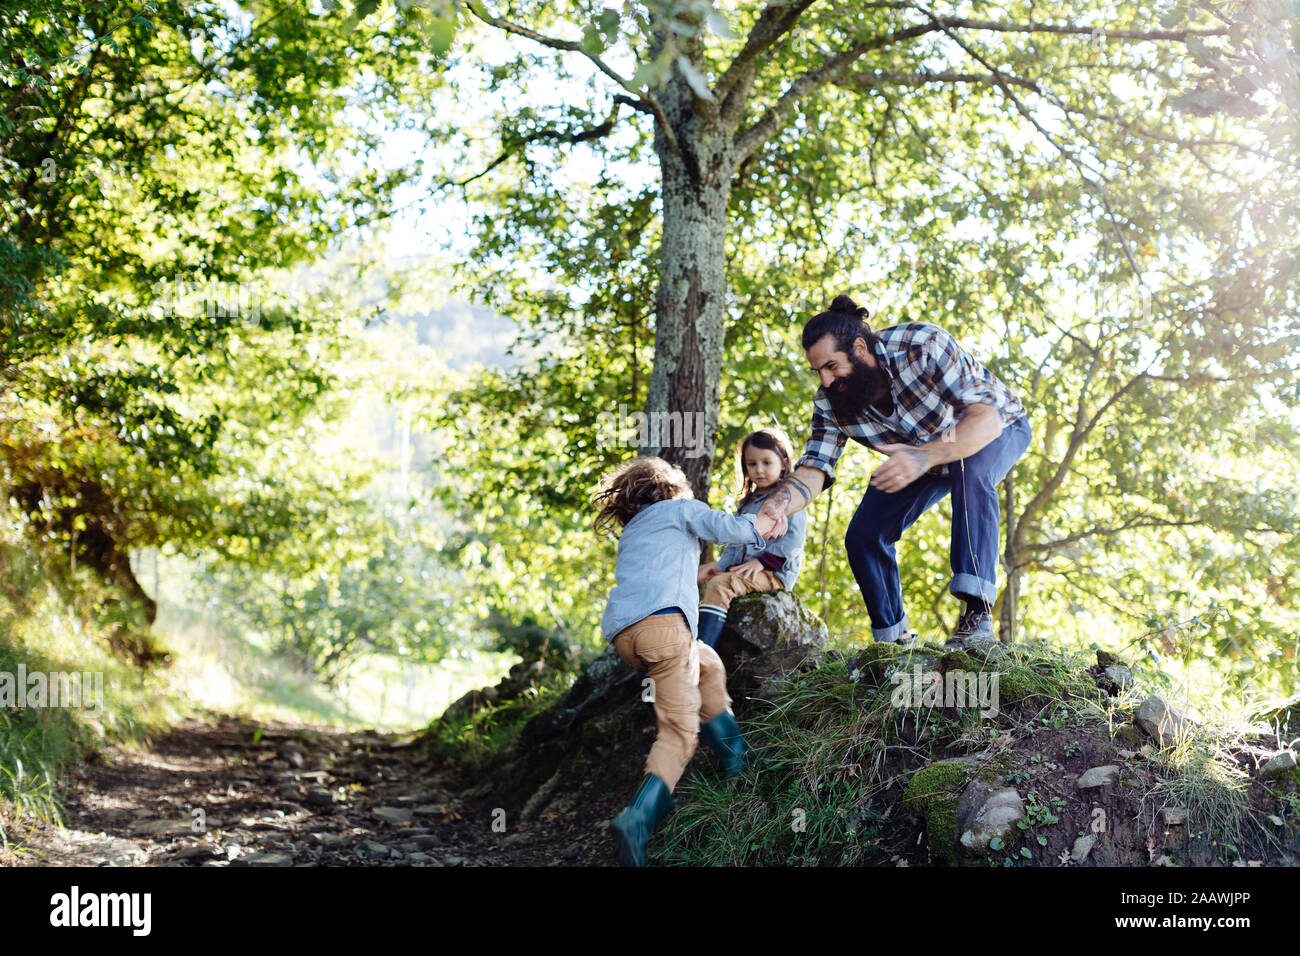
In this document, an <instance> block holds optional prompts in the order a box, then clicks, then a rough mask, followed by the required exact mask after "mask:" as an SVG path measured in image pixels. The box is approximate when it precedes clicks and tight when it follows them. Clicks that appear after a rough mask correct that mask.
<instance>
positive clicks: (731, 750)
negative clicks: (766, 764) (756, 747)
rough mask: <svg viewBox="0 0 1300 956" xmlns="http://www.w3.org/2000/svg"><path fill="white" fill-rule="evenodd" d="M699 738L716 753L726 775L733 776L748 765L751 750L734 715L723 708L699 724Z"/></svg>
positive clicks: (751, 754) (751, 753)
mask: <svg viewBox="0 0 1300 956" xmlns="http://www.w3.org/2000/svg"><path fill="white" fill-rule="evenodd" d="M700 739H701V740H703V741H704V742H705V743H706V744H708V745H709V749H710V750H712V751H713V752H714V753H715V754H717V755H718V759H719V760H721V761H722V768H723V770H724V771H725V772H726V774H727V776H728V777H734V776H736V775H737V774H739V773H740V772H741V771H742V770H744V769H745V767H746V766H748V765H749V763H750V760H751V759H752V758H753V751H752V750H750V748H749V745H748V744H746V743H745V738H744V737H742V736H741V735H740V725H739V724H737V723H736V716H735V714H733V713H732V712H731V711H729V710H724V711H723V712H722V713H720V714H718V716H716V717H711V718H709V719H708V720H706V721H705V722H704V723H702V724H700Z"/></svg>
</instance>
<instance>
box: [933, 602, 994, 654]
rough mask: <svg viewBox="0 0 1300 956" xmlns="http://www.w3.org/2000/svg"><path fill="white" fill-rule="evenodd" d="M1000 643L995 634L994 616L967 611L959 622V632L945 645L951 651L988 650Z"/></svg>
mask: <svg viewBox="0 0 1300 956" xmlns="http://www.w3.org/2000/svg"><path fill="white" fill-rule="evenodd" d="M997 642H998V637H997V635H996V634H994V633H993V616H992V615H991V614H989V612H988V611H983V610H974V611H966V612H965V613H964V614H962V616H961V620H959V621H958V622H957V630H956V632H955V633H954V634H953V635H952V637H950V638H948V640H947V642H946V643H945V644H944V645H943V646H944V648H945V649H946V650H950V651H971V650H979V649H982V648H988V647H991V646H993V645H994V644H996V643H997Z"/></svg>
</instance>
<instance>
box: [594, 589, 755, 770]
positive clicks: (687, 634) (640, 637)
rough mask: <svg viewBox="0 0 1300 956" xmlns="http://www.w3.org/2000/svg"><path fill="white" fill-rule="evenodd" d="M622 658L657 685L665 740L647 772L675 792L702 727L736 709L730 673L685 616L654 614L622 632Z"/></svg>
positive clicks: (660, 739)
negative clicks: (693, 631) (697, 636)
mask: <svg viewBox="0 0 1300 956" xmlns="http://www.w3.org/2000/svg"><path fill="white" fill-rule="evenodd" d="M614 649H615V650H616V651H618V656H619V657H621V658H623V660H624V661H625V662H626V663H627V664H628V665H629V666H630V667H634V668H635V669H637V670H638V671H643V672H645V673H647V674H649V676H650V678H651V680H652V681H653V683H652V684H651V685H650V688H651V689H652V690H653V694H654V708H655V719H656V720H657V721H658V723H659V735H658V736H657V737H656V738H655V742H654V745H653V746H652V747H651V748H650V756H649V757H648V758H646V762H645V772H646V773H652V774H654V775H655V776H657V777H658V778H659V779H660V780H662V781H663V782H664V783H665V784H667V786H668V790H669V792H672V789H673V788H674V787H676V786H677V781H678V780H679V779H680V778H681V775H682V773H683V772H684V771H685V770H686V765H687V764H688V763H690V761H691V757H693V756H695V747H696V745H697V744H698V743H699V733H700V723H701V721H708V720H711V719H713V718H714V717H716V716H718V714H720V713H722V712H723V711H724V710H726V709H727V708H729V707H730V706H731V698H730V697H729V696H728V695H727V670H726V668H725V667H724V666H723V664H722V658H720V657H718V653H717V651H715V650H714V649H713V648H711V647H708V646H706V645H704V644H701V643H700V642H699V641H697V640H695V638H693V637H692V636H691V629H690V628H689V627H688V626H687V624H686V618H685V617H683V616H682V615H681V614H652V615H651V616H650V617H645V618H642V619H641V620H639V621H637V622H636V623H635V624H631V625H629V626H628V627H625V628H623V630H621V631H619V632H618V635H617V636H616V637H615V638H614Z"/></svg>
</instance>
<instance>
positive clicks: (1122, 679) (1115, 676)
mask: <svg viewBox="0 0 1300 956" xmlns="http://www.w3.org/2000/svg"><path fill="white" fill-rule="evenodd" d="M1102 673H1103V674H1105V675H1106V676H1107V677H1108V678H1110V680H1111V681H1112V682H1114V684H1115V685H1116V686H1117V687H1118V688H1119V689H1120V690H1128V689H1129V688H1130V687H1132V686H1133V672H1132V671H1131V670H1129V668H1128V667H1127V666H1125V665H1124V664H1112V665H1110V667H1107V668H1106V669H1105V670H1104V671H1102Z"/></svg>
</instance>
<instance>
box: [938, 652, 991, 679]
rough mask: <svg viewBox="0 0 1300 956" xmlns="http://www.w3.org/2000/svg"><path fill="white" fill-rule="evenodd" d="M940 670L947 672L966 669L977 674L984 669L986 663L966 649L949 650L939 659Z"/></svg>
mask: <svg viewBox="0 0 1300 956" xmlns="http://www.w3.org/2000/svg"><path fill="white" fill-rule="evenodd" d="M939 670H940V671H942V672H943V673H945V674H946V673H948V672H949V671H966V672H968V673H972V674H977V673H979V672H980V671H982V670H984V664H983V663H981V662H980V661H977V660H976V659H975V658H973V657H971V656H970V655H969V654H967V653H966V652H965V651H948V652H947V653H946V654H944V655H943V657H941V658H940V659H939Z"/></svg>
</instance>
